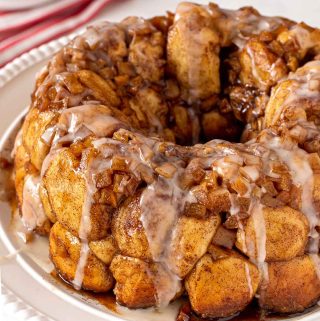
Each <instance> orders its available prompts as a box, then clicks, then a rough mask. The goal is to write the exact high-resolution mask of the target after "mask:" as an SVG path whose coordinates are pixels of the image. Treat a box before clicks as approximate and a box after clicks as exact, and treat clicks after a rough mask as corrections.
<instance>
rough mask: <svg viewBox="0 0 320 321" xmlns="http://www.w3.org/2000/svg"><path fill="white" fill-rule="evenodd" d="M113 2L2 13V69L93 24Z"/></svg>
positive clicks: (72, 2)
mask: <svg viewBox="0 0 320 321" xmlns="http://www.w3.org/2000/svg"><path fill="white" fill-rule="evenodd" d="M110 1H112V0H59V1H57V0H56V1H54V2H49V3H47V4H46V5H43V6H40V7H33V8H31V9H28V10H20V11H0V67H2V66H3V65H5V64H6V63H8V62H9V61H11V60H12V59H14V58H16V57H18V56H20V55H21V54H23V53H24V52H26V51H29V50H30V49H32V48H35V47H38V46H39V45H41V44H43V43H45V42H48V41H50V40H53V39H55V38H57V37H59V36H61V35H63V34H66V33H68V32H71V31H72V30H74V29H76V28H78V27H80V26H81V25H83V24H85V23H87V22H89V21H90V20H91V19H92V18H93V17H95V16H96V15H97V14H98V13H99V12H100V11H101V10H102V9H103V8H104V7H105V6H106V5H107V4H108V3H109V2H110Z"/></svg>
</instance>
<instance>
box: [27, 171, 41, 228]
mask: <svg viewBox="0 0 320 321" xmlns="http://www.w3.org/2000/svg"><path fill="white" fill-rule="evenodd" d="M40 183H41V179H40V177H38V176H32V175H27V176H26V177H25V181H24V187H23V201H22V222H23V224H24V226H25V227H26V228H27V229H28V230H30V231H31V230H34V229H35V228H36V227H39V226H42V225H43V223H44V222H45V221H46V218H47V217H46V214H45V212H44V209H43V206H42V202H41V199H40V195H39V188H40Z"/></svg>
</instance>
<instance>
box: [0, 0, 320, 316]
mask: <svg viewBox="0 0 320 321" xmlns="http://www.w3.org/2000/svg"><path fill="white" fill-rule="evenodd" d="M178 2H179V1H177V0H161V1H154V0H150V1H145V0H131V1H120V2H118V3H115V4H112V5H111V6H110V7H107V9H106V10H105V11H104V12H103V13H102V15H101V16H100V17H99V19H108V20H113V21H117V20H120V19H122V18H124V17H126V16H128V15H142V16H145V17H148V16H152V15H158V14H160V13H164V12H165V11H166V10H168V9H170V10H174V8H175V6H176V5H177V3H178ZM197 2H202V3H207V1H197ZM216 2H218V3H219V4H220V5H222V6H225V7H229V8H238V7H240V6H243V5H254V6H255V7H256V8H258V9H259V10H260V11H261V12H263V13H266V14H269V15H276V14H280V15H284V16H286V17H289V18H292V19H296V20H304V21H306V22H308V23H310V24H314V25H316V24H317V23H318V25H320V16H319V14H318V13H319V12H320V2H319V1H313V0H305V1H300V0H296V1H290V2H289V1H285V0H283V1H280V0H277V1H275V0H269V1H264V0H261V1H258V0H251V1H250V0H247V1H242V0H229V1H223V0H221V1H216ZM69 39H70V36H68V37H63V38H60V39H59V40H56V41H53V42H50V43H49V44H46V45H43V46H41V47H39V48H37V49H34V50H32V51H30V52H29V53H27V54H24V55H23V56H21V57H20V58H18V59H16V60H15V61H13V62H12V63H10V64H8V65H7V66H6V67H5V68H3V69H0V135H1V136H2V139H1V141H0V151H2V152H3V151H4V150H5V151H8V149H9V148H10V147H9V146H10V145H11V144H12V139H10V138H11V137H12V135H13V133H14V131H15V128H16V127H17V126H18V124H19V122H20V118H21V113H22V110H23V109H24V108H25V106H26V105H28V103H29V101H30V98H29V97H30V93H31V91H32V89H33V85H34V78H35V74H36V73H37V72H38V71H39V70H40V69H41V67H42V66H43V65H44V64H45V63H46V62H47V60H48V59H49V58H50V57H51V56H52V54H53V53H54V52H55V51H57V50H58V49H59V48H61V46H63V45H64V44H65V43H66V42H68V41H69ZM19 115H20V116H19ZM10 220H11V210H10V207H9V205H8V204H6V203H4V202H0V272H1V274H0V276H1V285H2V286H1V292H0V320H1V321H2V320H3V321H7V320H10V321H11V320H21V321H48V320H50V321H52V320H53V321H54V320H55V321H76V320H77V321H79V320H80V321H100V320H109V321H120V320H132V321H174V320H175V316H176V313H177V309H178V306H179V303H177V304H174V305H171V306H170V307H169V308H167V309H165V310H163V311H160V312H159V311H155V310H153V309H147V310H136V311H132V310H128V309H126V308H122V307H118V312H117V313H114V312H113V311H110V310H107V309H106V308H105V307H103V306H101V305H99V304H98V303H97V302H95V301H91V300H89V299H87V298H85V297H83V296H81V295H78V294H76V293H74V291H71V290H68V289H67V288H66V287H65V286H63V285H61V284H60V283H59V282H57V281H56V280H55V279H54V278H53V277H51V276H50V274H49V273H50V272H51V271H52V265H51V263H50V260H49V259H48V244H47V243H48V242H47V240H46V239H45V238H37V239H36V241H35V242H32V243H31V245H28V246H24V245H23V243H22V242H21V241H20V239H19V238H18V237H16V235H15V234H14V233H13V231H12V225H11V223H10ZM7 255H9V256H8V257H7V258H5V259H4V258H3V256H7ZM1 313H3V315H2V314H1ZM9 318H10V319H9ZM281 320H285V319H283V318H282V319H281ZM287 320H289V319H287ZM293 320H296V321H297V320H303V321H318V320H320V308H315V309H313V311H310V312H308V313H307V314H305V315H303V316H297V317H295V318H290V321H293Z"/></svg>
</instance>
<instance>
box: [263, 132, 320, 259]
mask: <svg viewBox="0 0 320 321" xmlns="http://www.w3.org/2000/svg"><path fill="white" fill-rule="evenodd" d="M267 146H268V147H269V148H270V149H272V150H273V151H274V152H275V153H276V154H277V155H278V156H279V158H280V159H281V160H282V161H283V162H284V163H285V164H286V165H287V166H288V168H289V170H290V172H291V178H292V180H293V183H294V184H295V185H296V186H297V187H299V188H301V190H302V193H301V211H302V212H303V214H304V215H306V217H307V219H308V221H309V224H310V234H309V236H310V238H311V241H312V242H311V247H310V249H309V250H310V252H311V253H318V252H319V233H318V232H317V230H316V227H317V226H319V215H318V213H317V210H316V208H315V206H314V203H313V187H314V177H313V171H312V169H311V166H310V164H309V160H308V153H306V152H305V151H304V150H302V149H300V148H299V147H298V146H296V145H295V146H293V147H292V146H290V149H287V148H286V146H285V145H284V144H283V143H282V142H281V139H280V138H279V137H274V138H272V139H270V140H269V142H268V144H267Z"/></svg>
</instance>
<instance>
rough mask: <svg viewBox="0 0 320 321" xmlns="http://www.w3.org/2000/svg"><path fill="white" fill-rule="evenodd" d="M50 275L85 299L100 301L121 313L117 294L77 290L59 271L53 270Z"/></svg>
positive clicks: (108, 307)
mask: <svg viewBox="0 0 320 321" xmlns="http://www.w3.org/2000/svg"><path fill="white" fill-rule="evenodd" d="M50 275H51V276H52V277H53V278H54V279H55V281H57V282H58V283H59V284H61V285H63V286H64V287H66V288H68V290H71V291H74V292H75V293H80V294H81V296H82V297H83V298H84V299H89V300H93V301H96V302H98V303H99V304H100V305H102V306H104V307H105V308H107V309H108V310H110V311H112V312H115V313H117V314H120V312H119V311H118V309H117V302H116V298H115V295H114V294H113V293H112V292H108V293H95V292H92V291H85V290H80V291H77V290H75V289H74V288H73V286H72V285H71V284H69V283H68V282H67V281H65V280H64V279H63V278H62V277H61V276H60V275H59V274H58V273H57V271H55V270H53V271H52V272H51V273H50Z"/></svg>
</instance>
